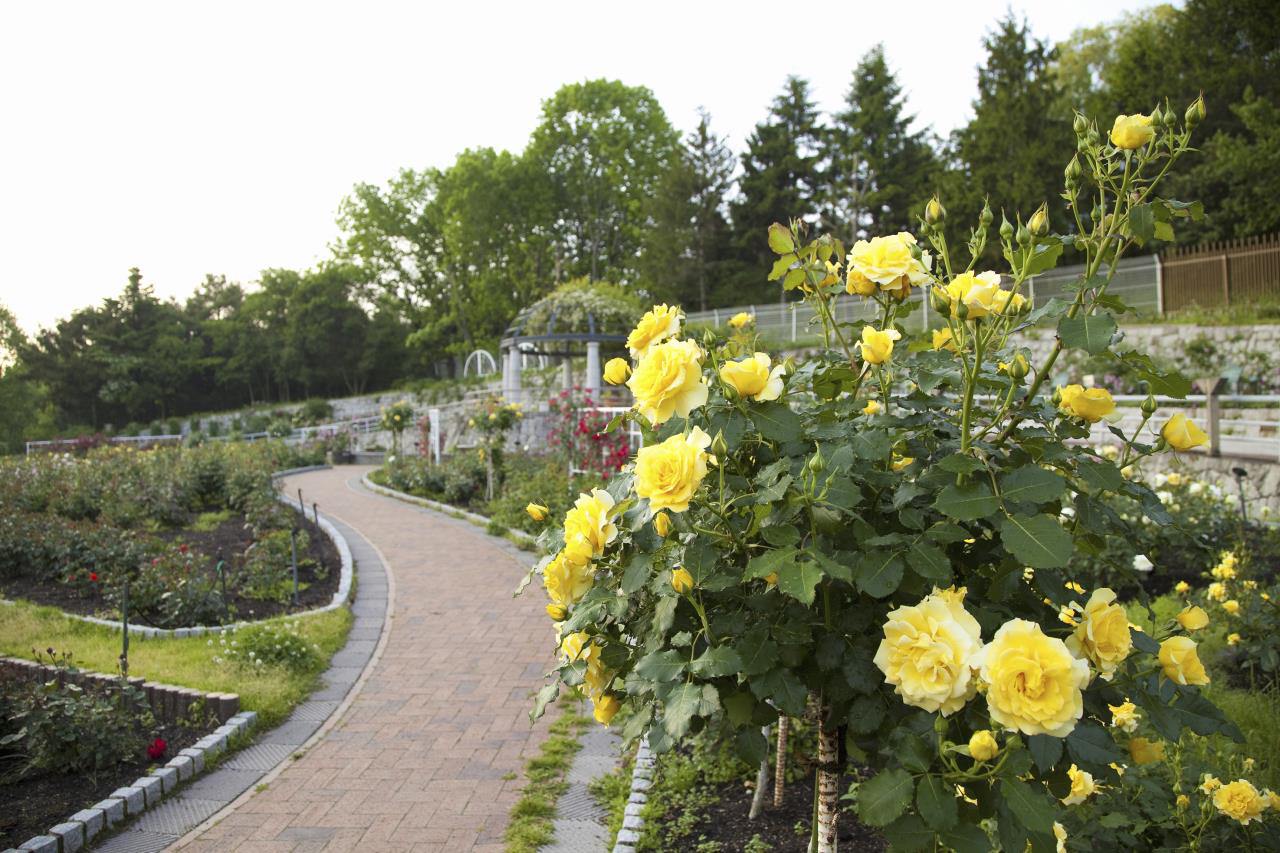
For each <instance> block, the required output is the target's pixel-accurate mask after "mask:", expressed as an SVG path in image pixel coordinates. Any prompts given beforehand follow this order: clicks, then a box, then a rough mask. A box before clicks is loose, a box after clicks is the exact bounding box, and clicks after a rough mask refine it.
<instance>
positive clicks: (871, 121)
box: [823, 45, 937, 243]
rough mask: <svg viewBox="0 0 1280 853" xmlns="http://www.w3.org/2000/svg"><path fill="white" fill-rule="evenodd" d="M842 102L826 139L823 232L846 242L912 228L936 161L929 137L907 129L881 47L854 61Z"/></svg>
mask: <svg viewBox="0 0 1280 853" xmlns="http://www.w3.org/2000/svg"><path fill="white" fill-rule="evenodd" d="M845 103H846V104H847V107H846V109H845V110H843V111H842V112H839V113H836V114H835V116H833V119H834V121H833V124H832V127H831V129H830V131H829V133H828V134H827V157H826V159H827V162H828V163H829V166H828V174H827V180H826V182H825V184H826V185H825V187H824V194H825V196H826V198H825V199H824V201H825V204H824V206H823V219H824V220H825V222H824V227H825V228H826V229H827V230H829V231H831V232H832V233H834V234H836V235H837V236H839V237H840V238H841V239H843V240H845V241H848V242H850V243H852V242H853V241H854V240H856V239H859V238H861V237H865V236H867V235H876V234H885V233H892V232H897V231H906V230H909V229H911V228H912V227H913V226H914V225H915V221H916V220H915V215H914V213H915V211H916V210H918V208H919V207H920V206H921V205H922V204H923V203H924V201H925V200H927V198H928V196H929V195H930V193H931V192H932V184H933V180H934V177H935V173H936V169H937V162H936V160H935V157H934V153H933V148H932V147H931V146H930V144H929V141H928V137H927V134H926V133H925V132H923V131H920V132H915V133H913V132H911V130H910V126H911V122H912V120H913V116H910V115H907V114H906V113H905V107H906V105H905V103H904V99H903V94H902V87H901V86H899V85H898V81H897V79H896V78H895V77H894V74H893V72H892V71H891V70H890V69H889V65H888V63H887V62H886V61H885V58H884V46H883V45H876V46H875V47H873V48H872V49H871V50H869V51H867V53H866V55H864V56H863V57H862V60H861V61H860V62H859V63H858V67H857V69H856V70H855V71H854V72H853V83H852V85H851V86H850V87H849V92H848V94H847V95H846V96H845Z"/></svg>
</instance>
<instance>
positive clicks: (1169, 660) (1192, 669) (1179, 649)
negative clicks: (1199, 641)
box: [1159, 637, 1209, 685]
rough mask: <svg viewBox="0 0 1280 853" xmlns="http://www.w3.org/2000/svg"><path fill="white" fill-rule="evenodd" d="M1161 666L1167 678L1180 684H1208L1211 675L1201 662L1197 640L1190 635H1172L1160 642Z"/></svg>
mask: <svg viewBox="0 0 1280 853" xmlns="http://www.w3.org/2000/svg"><path fill="white" fill-rule="evenodd" d="M1159 657H1160V667H1161V669H1162V670H1163V672H1164V676H1165V678H1167V679H1169V680H1170V681H1174V682H1177V683H1178V684H1184V685H1185V684H1195V685H1200V684H1208V683H1209V675H1208V674H1207V673H1206V672H1205V671H1204V664H1202V663H1200V655H1199V654H1198V653H1197V652H1196V644H1195V641H1194V640H1192V639H1191V638H1190V637H1170V638H1169V639H1167V640H1165V641H1164V642H1163V643H1161V644H1160V656H1159Z"/></svg>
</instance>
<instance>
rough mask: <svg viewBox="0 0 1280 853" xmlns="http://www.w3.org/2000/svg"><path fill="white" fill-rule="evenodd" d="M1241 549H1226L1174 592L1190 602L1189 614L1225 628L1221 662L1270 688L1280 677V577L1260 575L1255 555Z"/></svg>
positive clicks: (1239, 675) (1244, 678)
mask: <svg viewBox="0 0 1280 853" xmlns="http://www.w3.org/2000/svg"><path fill="white" fill-rule="evenodd" d="M1241 553H1242V554H1243V556H1240V555H1237V553H1236V552H1235V551H1223V552H1222V553H1221V554H1219V555H1218V557H1217V560H1216V561H1215V562H1214V564H1213V566H1212V568H1210V569H1209V570H1208V571H1207V572H1204V573H1203V575H1202V577H1203V578H1204V581H1201V582H1200V583H1195V584H1192V583H1189V582H1187V581H1182V582H1180V583H1179V584H1178V586H1177V587H1176V589H1175V592H1177V593H1178V594H1179V595H1180V596H1182V598H1183V599H1184V601H1185V603H1186V608H1185V609H1184V611H1183V614H1184V615H1189V616H1190V618H1192V619H1194V620H1195V621H1196V623H1197V624H1199V623H1202V624H1201V625H1200V627H1204V626H1207V625H1209V624H1211V623H1216V624H1217V625H1218V626H1220V627H1221V630H1222V633H1223V634H1224V635H1225V637H1226V645H1227V652H1226V654H1225V656H1224V660H1223V661H1222V663H1224V664H1225V665H1226V666H1227V667H1228V668H1229V669H1230V670H1231V671H1233V672H1234V673H1235V674H1236V676H1237V678H1238V680H1239V681H1241V682H1243V683H1244V684H1246V685H1248V686H1249V687H1250V688H1254V689H1258V688H1268V687H1272V686H1274V685H1275V684H1276V683H1277V682H1278V681H1280V582H1277V580H1276V578H1275V576H1274V575H1272V576H1271V577H1266V576H1263V575H1258V573H1256V572H1255V571H1254V569H1253V561H1252V559H1251V555H1250V554H1249V553H1248V552H1241ZM1202 583H1203V584H1204V585H1203V586H1202V585H1201V584H1202ZM1179 620H1182V621H1185V620H1184V618H1183V616H1179Z"/></svg>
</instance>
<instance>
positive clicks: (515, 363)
mask: <svg viewBox="0 0 1280 853" xmlns="http://www.w3.org/2000/svg"><path fill="white" fill-rule="evenodd" d="M507 362H508V365H507V370H509V371H510V382H509V383H508V384H509V386H510V387H509V389H508V396H510V397H511V398H512V401H513V402H519V400H517V399H516V398H518V397H519V396H520V392H521V388H520V382H521V376H520V373H521V370H520V368H521V367H522V364H521V356H520V347H519V346H518V345H516V344H512V345H511V349H510V350H509V351H508V355H507Z"/></svg>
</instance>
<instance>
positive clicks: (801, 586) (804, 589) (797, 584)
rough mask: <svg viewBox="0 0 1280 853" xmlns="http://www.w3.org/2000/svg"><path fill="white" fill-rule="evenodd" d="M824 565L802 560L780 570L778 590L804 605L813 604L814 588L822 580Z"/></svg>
mask: <svg viewBox="0 0 1280 853" xmlns="http://www.w3.org/2000/svg"><path fill="white" fill-rule="evenodd" d="M822 575H823V572H822V566H821V565H819V564H818V563H811V562H808V561H802V562H798V563H795V564H794V565H791V566H786V567H784V568H783V569H782V570H781V571H779V572H778V591H779V592H781V593H783V594H784V595H789V596H791V597H792V598H794V599H795V600H796V601H798V602H800V603H801V604H804V605H809V604H813V595H814V593H813V588H814V586H816V585H817V583H818V581H820V580H822Z"/></svg>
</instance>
